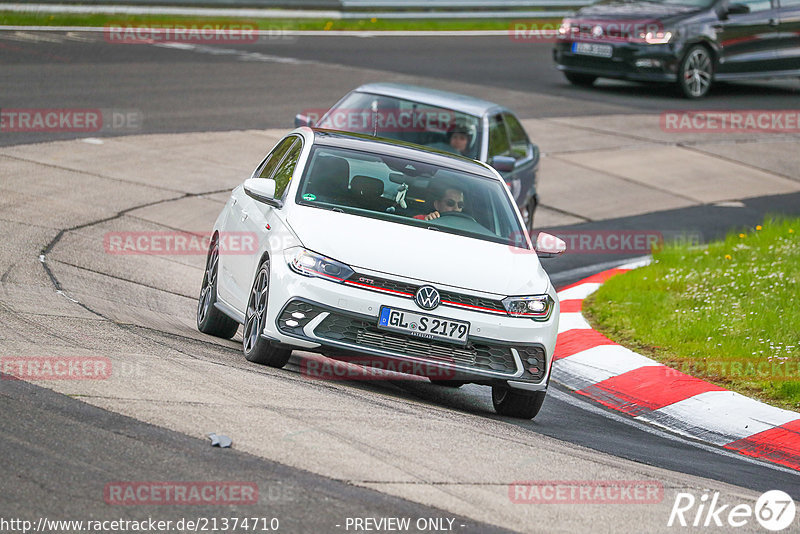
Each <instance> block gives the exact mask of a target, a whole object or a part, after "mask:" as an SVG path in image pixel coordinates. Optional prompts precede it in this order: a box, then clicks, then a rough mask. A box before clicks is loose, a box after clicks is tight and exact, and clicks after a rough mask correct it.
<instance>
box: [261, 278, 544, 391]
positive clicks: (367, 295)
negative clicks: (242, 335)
mask: <svg viewBox="0 0 800 534" xmlns="http://www.w3.org/2000/svg"><path fill="white" fill-rule="evenodd" d="M361 272H363V270H362V271H361ZM271 275H272V281H271V284H270V297H269V308H268V317H269V319H268V321H267V322H266V323H267V324H266V326H265V329H264V333H263V335H264V336H265V337H267V338H269V339H271V340H272V341H277V342H279V343H282V344H284V345H287V346H292V347H295V348H302V349H306V350H311V351H315V352H321V353H324V354H327V355H330V356H332V357H342V356H353V355H370V356H374V357H378V358H382V359H390V360H393V361H396V362H407V363H408V364H412V365H408V366H406V367H405V369H408V370H409V371H408V372H411V373H412V374H420V375H423V376H429V377H430V378H432V379H448V380H464V381H470V382H477V383H486V384H497V383H500V382H502V383H508V385H510V386H512V387H517V388H520V389H526V390H529V391H536V390H542V389H545V388H546V387H547V383H548V379H549V372H550V365H551V363H552V354H553V350H554V348H555V339H556V333H557V330H558V315H559V314H558V301H557V298H556V297H555V294H554V291H553V290H552V288H551V296H552V297H553V298H554V300H555V304H554V306H555V308H554V310H553V313H551V315H550V317H549V318H548V320H547V321H542V322H536V321H533V320H532V319H527V318H519V317H509V316H507V315H499V314H497V313H493V312H491V311H489V310H486V311H485V312H481V311H473V310H471V309H464V308H462V307H456V306H453V307H447V306H444V305H442V306H440V307H438V308H437V309H436V310H434V312H432V313H434V314H435V315H437V316H441V317H448V318H452V319H458V320H461V321H467V322H469V323H470V332H469V337H468V341H467V343H466V345H464V346H459V345H455V344H451V343H447V342H443V341H436V340H427V339H421V338H418V337H414V336H411V335H406V334H402V333H397V332H390V331H386V330H382V329H379V328H378V327H377V323H378V315H379V313H380V308H381V306H391V307H395V308H399V309H407V310H414V309H417V308H416V305H415V303H414V302H413V300H412V299H410V298H407V297H401V296H396V295H394V294H383V293H378V292H374V291H369V290H366V289H361V288H358V287H348V286H345V285H342V284H337V283H333V282H330V281H327V280H321V279H318V278H308V277H304V276H301V275H298V274H296V273H294V272H293V271H291V270H290V269H289V268H288V266H286V265H285V264H283V265H281V264H280V263H279V262H273V269H272V273H271ZM382 276H384V278H385V275H382ZM405 283H408V281H404V280H403V281H398V284H405ZM437 289H439V290H440V291H441V292H443V293H444V294H446V292H447V290H448V289H449V288H446V287H442V286H438V287H437ZM462 293H463V291H462ZM475 298H476V299H481V298H483V299H485V298H486V295H483V294H476V295H475ZM417 311H420V312H423V313H428V312H424V311H423V310H418V309H417ZM396 367H398V366H396ZM399 367H400V368H402V366H399ZM403 372H405V371H403Z"/></svg>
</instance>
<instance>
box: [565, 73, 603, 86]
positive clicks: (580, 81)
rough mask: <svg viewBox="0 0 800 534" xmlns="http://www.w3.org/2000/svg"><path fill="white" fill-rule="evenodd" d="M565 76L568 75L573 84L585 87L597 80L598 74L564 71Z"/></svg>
mask: <svg viewBox="0 0 800 534" xmlns="http://www.w3.org/2000/svg"><path fill="white" fill-rule="evenodd" d="M564 76H566V77H567V80H569V83H571V84H572V85H580V86H583V87H589V86H591V85H592V84H593V83H594V82H595V80H597V76H592V75H591V74H578V73H577V72H569V71H566V72H564Z"/></svg>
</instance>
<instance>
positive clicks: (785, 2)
mask: <svg viewBox="0 0 800 534" xmlns="http://www.w3.org/2000/svg"><path fill="white" fill-rule="evenodd" d="M780 3H781V7H800V0H780Z"/></svg>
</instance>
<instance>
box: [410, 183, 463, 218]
mask: <svg viewBox="0 0 800 534" xmlns="http://www.w3.org/2000/svg"><path fill="white" fill-rule="evenodd" d="M433 208H434V211H432V212H430V213H429V214H427V215H422V214H420V215H415V216H414V218H415V219H420V220H424V221H430V220H432V219H438V218H439V217H441V215H442V213H447V212H451V211H456V212H459V213H461V211H462V210H463V209H464V192H463V191H461V190H460V189H458V188H456V187H452V186H448V187H447V188H446V189H443V190H440V191H438V194H437V195H436V198H435V199H434V201H433Z"/></svg>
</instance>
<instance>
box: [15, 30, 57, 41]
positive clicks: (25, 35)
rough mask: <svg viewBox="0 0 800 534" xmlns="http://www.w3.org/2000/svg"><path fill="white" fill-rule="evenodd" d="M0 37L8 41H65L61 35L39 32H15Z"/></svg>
mask: <svg viewBox="0 0 800 534" xmlns="http://www.w3.org/2000/svg"><path fill="white" fill-rule="evenodd" d="M0 37H2V38H3V39H5V40H7V41H18V42H22V43H63V42H64V37H63V36H61V35H49V34H46V33H45V34H37V33H30V32H22V31H19V32H14V33H8V34H0Z"/></svg>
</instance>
